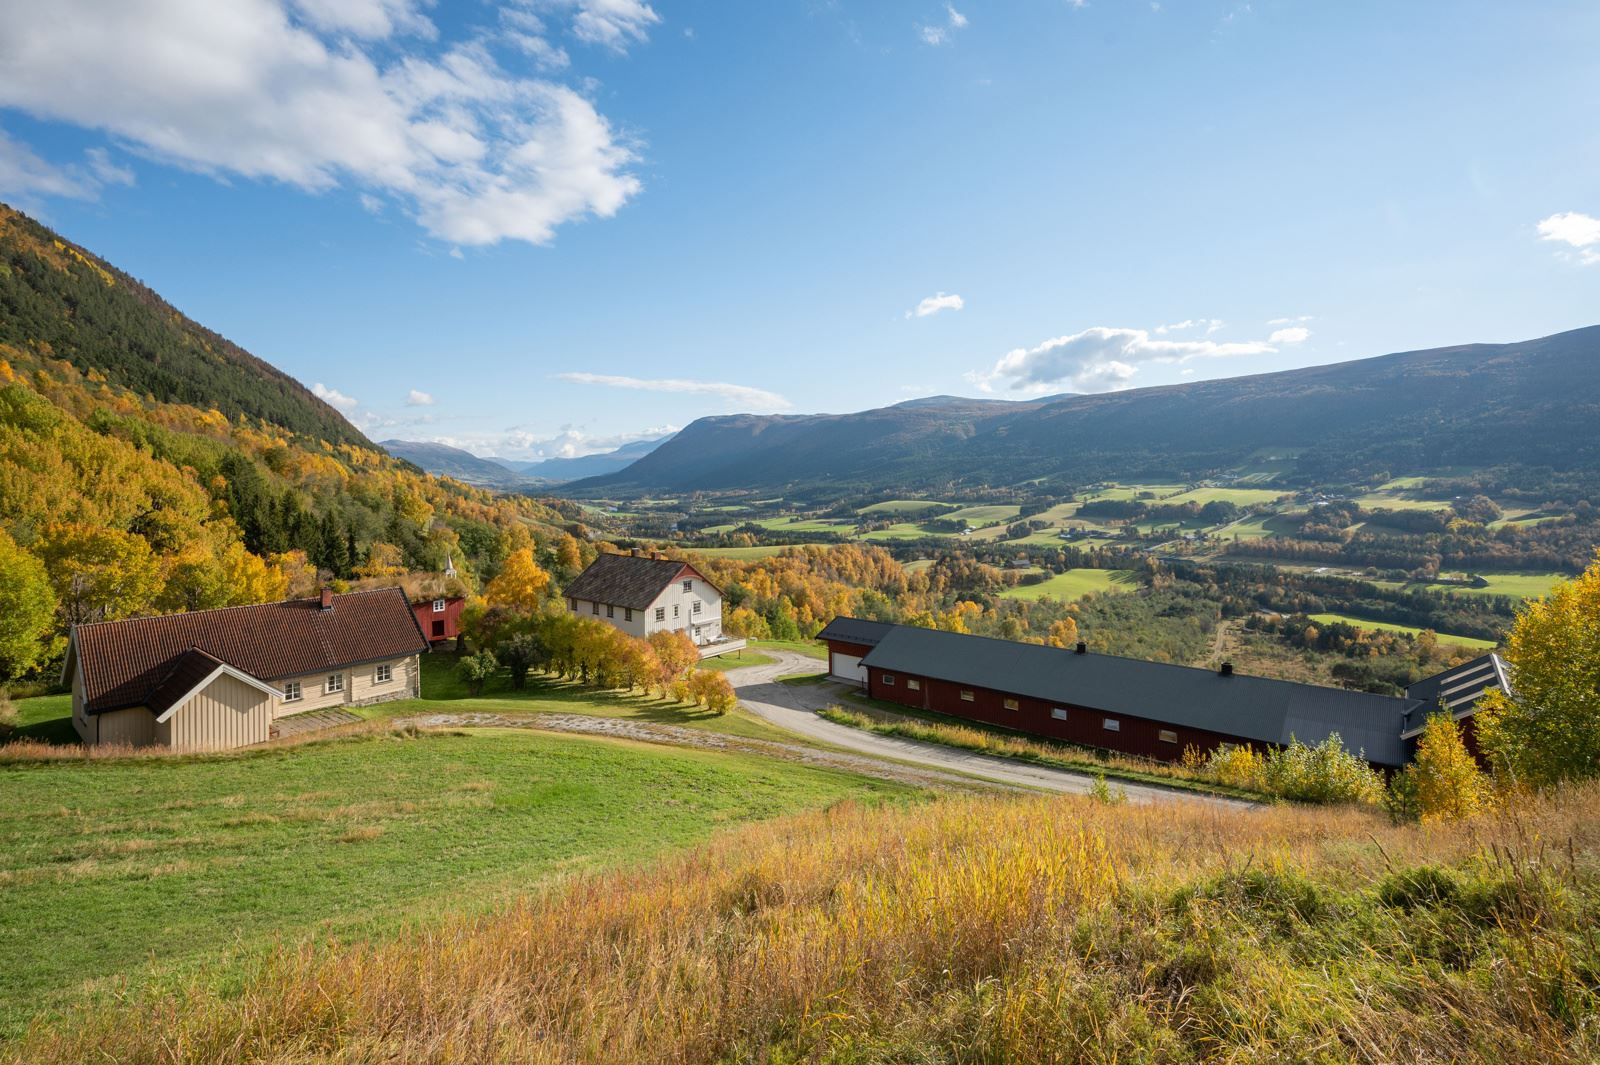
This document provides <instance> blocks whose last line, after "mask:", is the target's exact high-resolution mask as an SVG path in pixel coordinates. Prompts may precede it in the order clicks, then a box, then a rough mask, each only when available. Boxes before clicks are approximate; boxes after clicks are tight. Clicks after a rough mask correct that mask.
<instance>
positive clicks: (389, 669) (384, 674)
mask: <svg viewBox="0 0 1600 1065" xmlns="http://www.w3.org/2000/svg"><path fill="white" fill-rule="evenodd" d="M372 679H373V682H374V683H377V684H387V683H389V682H390V681H391V680H394V667H393V666H391V665H390V664H389V663H387V662H385V663H384V664H383V665H381V666H379V667H378V668H377V669H376V670H374V671H373V675H372Z"/></svg>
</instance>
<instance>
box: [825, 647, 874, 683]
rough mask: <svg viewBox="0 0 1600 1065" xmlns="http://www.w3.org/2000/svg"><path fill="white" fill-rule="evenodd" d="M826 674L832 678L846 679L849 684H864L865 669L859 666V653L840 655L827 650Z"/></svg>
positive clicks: (865, 677)
mask: <svg viewBox="0 0 1600 1065" xmlns="http://www.w3.org/2000/svg"><path fill="white" fill-rule="evenodd" d="M828 676H830V677H832V678H833V679H834V680H847V681H849V682H850V683H851V684H865V683H866V681H867V671H866V670H865V669H863V668H861V656H860V655H842V654H840V653H839V652H837V651H829V652H828Z"/></svg>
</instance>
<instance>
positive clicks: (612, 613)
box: [606, 603, 617, 618]
mask: <svg viewBox="0 0 1600 1065" xmlns="http://www.w3.org/2000/svg"><path fill="white" fill-rule="evenodd" d="M616 616H617V608H616V607H614V606H612V605H611V604H610V603H607V604H606V617H608V618H614V617H616Z"/></svg>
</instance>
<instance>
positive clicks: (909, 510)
mask: <svg viewBox="0 0 1600 1065" xmlns="http://www.w3.org/2000/svg"><path fill="white" fill-rule="evenodd" d="M942 506H946V504H944V503H940V502H938V501H937V500H932V499H886V500H884V501H883V502H882V503H874V504H872V506H870V507H862V508H861V510H860V511H858V513H860V514H863V515H871V516H873V517H879V516H882V515H885V514H894V515H901V514H904V515H917V514H923V513H926V512H927V511H930V510H935V509H937V508H939V507H942Z"/></svg>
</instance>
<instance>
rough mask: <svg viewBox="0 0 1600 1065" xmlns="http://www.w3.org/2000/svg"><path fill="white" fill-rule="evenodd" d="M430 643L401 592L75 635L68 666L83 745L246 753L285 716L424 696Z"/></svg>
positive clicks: (78, 630) (83, 629) (327, 596)
mask: <svg viewBox="0 0 1600 1065" xmlns="http://www.w3.org/2000/svg"><path fill="white" fill-rule="evenodd" d="M426 650H428V641H427V639H425V638H424V636H423V630H422V629H421V628H420V627H419V625H418V623H417V617H416V615H415V614H414V613H413V612H412V608H411V604H410V603H409V602H408V601H407V599H406V595H405V593H404V592H403V591H402V590H401V589H399V588H382V589H378V590H375V591H367V592H353V593H350V594H348V595H334V594H332V593H331V592H329V591H326V590H324V591H323V593H322V594H321V596H320V597H318V598H316V599H291V600H287V601H285V602H281V603H262V604H258V605H254V606H235V607H225V608H223V609H220V610H198V611H194V612H193V613H188V614H168V615H165V616H162V617H148V618H130V619H128V620H126V621H107V622H101V623H98V624H93V625H78V626H76V627H74V628H73V630H72V636H71V640H70V642H69V644H68V646H67V658H66V662H65V664H64V666H63V671H64V672H63V680H64V681H67V680H70V683H71V685H72V726H73V728H75V729H76V730H77V732H78V735H79V737H80V738H82V740H83V742H84V743H86V744H89V745H91V746H93V745H98V744H113V743H115V744H131V745H133V746H136V747H145V746H161V747H171V748H174V749H181V750H215V749H219V748H227V747H244V746H248V745H250V744H254V743H263V742H265V741H266V740H267V739H269V738H270V737H271V735H272V733H273V731H274V729H275V723H276V722H278V721H279V720H280V719H283V718H287V717H291V716H293V715H296V714H302V713H306V712H308V711H314V710H322V711H327V710H331V709H335V708H339V707H351V706H365V705H368V704H371V703H379V702H386V701H388V700H390V699H411V698H417V697H418V696H419V695H420V694H421V679H420V671H419V659H418V655H420V654H421V653H422V652H424V651H426Z"/></svg>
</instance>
